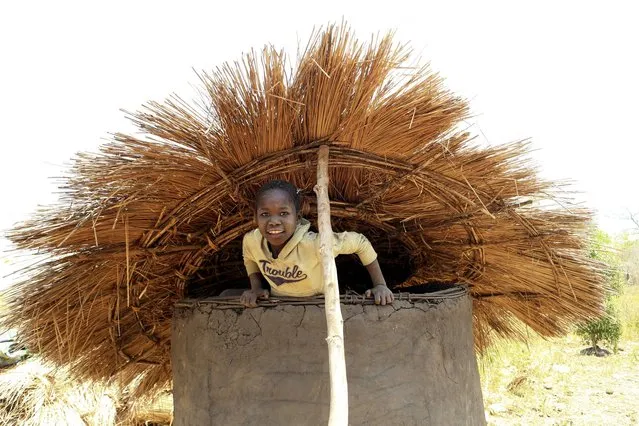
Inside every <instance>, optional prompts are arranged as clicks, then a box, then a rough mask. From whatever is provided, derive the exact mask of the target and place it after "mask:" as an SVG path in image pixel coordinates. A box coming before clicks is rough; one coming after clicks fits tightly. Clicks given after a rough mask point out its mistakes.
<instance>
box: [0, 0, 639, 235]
mask: <svg viewBox="0 0 639 426" xmlns="http://www.w3.org/2000/svg"><path fill="white" fill-rule="evenodd" d="M224 3H226V4H223V5H220V2H216V1H213V0H212V1H201V2H193V1H180V2H177V1H176V2H171V3H170V4H169V3H164V2H158V1H105V2H100V3H99V5H98V2H87V1H84V2H80V1H78V2H70V1H65V0H56V1H39V2H33V1H22V2H17V1H12V2H3V3H2V6H0V48H1V51H0V52H1V56H0V58H1V59H0V60H1V61H2V62H1V63H2V65H1V66H0V94H1V97H0V99H1V100H0V108H1V110H0V124H1V128H2V133H1V136H0V143H1V144H2V150H1V151H0V153H1V154H0V174H1V175H0V182H2V198H1V200H2V205H3V208H2V209H1V212H0V229H6V228H8V227H10V226H11V225H12V224H13V223H14V222H16V221H19V220H22V219H25V218H26V217H27V216H28V215H29V213H30V212H32V211H33V210H34V209H35V207H36V205H38V204H46V203H50V202H52V201H53V200H55V195H54V194H53V192H54V191H55V186H54V185H53V184H52V182H51V181H50V180H49V179H48V178H49V177H51V176H56V175H60V173H61V171H62V170H63V165H64V163H65V162H66V161H67V160H68V159H69V158H70V157H71V156H72V155H73V154H74V153H75V152H77V151H83V150H94V149H95V148H96V146H97V145H98V144H99V143H100V142H102V141H103V140H104V138H105V137H107V134H108V132H113V131H120V130H126V129H128V123H127V121H126V120H125V119H124V118H123V114H122V113H121V112H120V110H119V109H120V108H124V109H128V110H135V109H137V108H138V107H139V106H140V105H141V104H143V103H144V102H146V101H147V100H163V99H164V98H165V97H166V96H167V95H168V94H169V93H171V92H174V91H175V92H178V93H184V94H186V95H188V96H190V93H191V92H189V86H188V84H189V83H194V84H196V83H197V78H196V76H195V74H194V72H193V70H192V68H194V69H196V70H203V69H204V70H211V69H212V68H213V67H214V66H216V65H218V64H221V63H222V62H224V61H227V60H234V59H236V58H238V57H239V55H240V54H241V52H245V51H247V50H248V49H250V48H251V47H256V48H261V47H262V46H263V45H264V44H266V43H272V44H273V45H275V46H278V47H285V48H286V49H287V51H288V52H290V54H291V55H292V56H294V54H295V52H296V48H297V42H298V40H300V41H302V42H305V41H306V40H307V38H308V36H309V34H310V32H311V30H312V28H313V27H314V26H321V25H325V24H326V23H328V22H335V21H337V22H339V21H341V19H342V17H343V18H345V19H346V20H347V21H348V22H349V24H350V25H351V26H352V28H353V29H354V30H355V31H356V33H357V35H358V36H359V38H360V39H367V38H369V37H370V34H371V33H373V32H378V31H382V32H385V31H386V30H389V29H396V30H397V37H396V40H397V41H401V42H410V43H411V45H412V47H413V48H414V49H415V51H416V52H417V53H418V54H420V56H422V57H423V58H424V60H428V61H430V62H431V65H432V68H433V69H434V70H436V71H439V72H441V74H442V75H443V76H445V77H446V78H447V83H448V86H449V87H450V88H451V89H453V90H455V91H456V92H458V93H459V94H461V95H462V96H464V97H467V98H469V99H470V100H471V106H472V108H473V110H474V111H475V112H476V113H479V114H481V115H480V116H479V117H478V118H477V122H478V124H479V128H480V129H481V131H482V132H483V135H484V136H482V137H485V138H486V139H488V141H489V142H490V143H502V142H508V141H512V140H518V139H525V138H532V141H533V145H534V147H535V148H536V149H537V150H536V152H535V153H534V157H535V158H536V159H537V161H538V163H539V165H540V170H541V173H542V175H544V176H546V177H551V178H568V179H572V180H574V181H575V182H576V185H575V188H577V189H579V190H582V191H583V194H582V195H581V198H582V199H584V200H585V201H586V205H587V206H589V207H591V208H594V209H597V210H598V211H599V214H598V220H599V222H600V224H601V226H602V227H604V229H605V230H607V231H608V232H619V231H622V230H624V229H628V228H630V227H631V223H630V222H629V221H627V220H626V221H624V220H622V218H623V217H624V216H625V217H627V212H628V210H630V211H633V212H639V197H638V196H637V191H636V187H637V183H638V182H639V178H638V175H639V174H638V173H637V167H638V164H637V163H638V160H639V155H638V154H639V150H638V148H637V131H636V129H635V123H636V122H637V113H638V112H639V108H638V107H637V102H638V101H639V84H638V79H639V66H638V64H637V50H638V49H637V42H638V41H639V24H638V22H637V19H636V17H637V16H639V15H638V14H637V12H636V10H635V9H634V8H635V6H633V5H632V4H633V2H631V1H628V2H614V1H613V2H611V1H608V2H605V3H604V2H598V3H597V4H594V3H588V2H567V1H552V2H530V3H529V5H528V6H523V5H521V4H520V3H521V2H466V3H464V2H452V1H451V2H444V1H439V2H432V3H429V2H425V1H414V2H406V1H395V0H393V1H386V2H383V3H379V4H377V3H376V2H374V1H373V2H370V1H367V2H364V1H358V2H349V1H347V0H341V1H323V2H309V3H308V5H306V3H305V2H302V1H297V2H278V1H263V2H246V1H234V2H224ZM478 3H482V4H481V5H479V4H478ZM4 245H6V243H3V240H2V239H0V248H1V247H2V246H4Z"/></svg>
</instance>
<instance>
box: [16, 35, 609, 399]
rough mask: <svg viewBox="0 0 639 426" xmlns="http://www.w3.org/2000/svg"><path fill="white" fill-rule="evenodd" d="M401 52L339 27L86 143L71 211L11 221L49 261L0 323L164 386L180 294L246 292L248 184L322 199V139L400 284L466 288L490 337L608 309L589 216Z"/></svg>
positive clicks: (358, 215)
mask: <svg viewBox="0 0 639 426" xmlns="http://www.w3.org/2000/svg"><path fill="white" fill-rule="evenodd" d="M408 59H409V51H408V50H407V49H406V48H404V47H402V46H398V45H396V44H394V43H393V42H392V40H391V37H390V36H387V37H383V38H381V39H379V40H374V41H373V42H372V43H371V44H369V45H363V44H361V43H359V42H357V41H356V40H355V39H353V37H352V36H351V34H350V33H349V32H348V30H346V29H345V28H342V27H330V28H328V29H327V30H326V31H324V32H321V33H318V34H316V35H315V36H314V37H313V38H312V39H311V41H310V43H309V45H308V47H307V48H306V50H305V52H304V53H303V55H302V57H301V58H300V59H299V62H298V64H297V66H296V68H295V70H294V71H292V72H287V69H288V68H287V61H286V59H285V56H284V55H283V54H282V53H278V52H277V51H275V50H274V49H273V48H270V47H269V48H265V49H264V51H263V52H261V54H258V53H251V54H248V55H246V56H245V57H244V58H243V59H242V60H241V61H239V62H236V63H233V64H227V65H224V66H222V67H221V68H219V69H217V70H215V72H213V73H211V74H203V75H201V80H202V83H203V87H204V88H205V95H206V96H205V97H204V98H205V100H204V101H203V103H202V105H200V106H194V105H191V104H189V103H187V102H185V101H183V100H182V99H180V98H179V97H176V96H173V97H171V98H170V99H168V100H167V101H165V102H164V103H153V102H152V103H149V104H148V105H147V106H146V107H145V109H144V110H143V111H141V112H137V113H134V114H131V118H132V120H133V121H134V123H135V124H136V125H137V126H138V127H139V129H140V130H141V131H142V134H143V135H142V136H139V137H136V136H130V135H124V134H116V135H115V136H114V140H113V141H112V142H111V143H109V144H107V145H105V146H103V147H102V149H101V151H100V153H98V154H80V155H79V156H78V158H77V159H76V160H75V162H74V164H73V168H72V170H71V174H70V176H69V177H68V178H67V179H66V180H65V182H64V186H63V189H64V193H63V195H62V200H61V201H62V204H61V205H58V206H53V207H50V208H48V209H45V210H43V211H41V212H39V213H38V214H37V215H36V217H35V218H34V219H33V220H31V221H29V222H25V223H23V224H21V225H19V226H18V227H16V228H15V230H14V231H13V232H12V233H11V234H10V238H11V240H12V241H13V242H14V243H15V244H17V246H18V247H20V248H23V249H35V250H37V251H39V252H47V253H50V254H51V255H53V257H52V258H51V260H50V261H48V262H44V263H40V264H38V265H35V266H34V267H32V268H31V269H30V270H29V271H27V273H28V277H27V278H25V279H24V280H23V281H22V282H20V283H18V284H16V285H15V286H14V287H12V288H11V289H10V294H9V295H8V297H7V298H8V299H9V300H10V305H11V311H10V314H9V315H8V316H7V317H6V318H5V322H6V323H8V324H9V325H12V326H14V327H17V328H19V329H20V330H21V336H22V339H23V340H24V342H25V343H26V344H28V345H29V346H30V347H31V348H34V349H35V350H38V351H40V352H41V353H42V354H43V355H45V356H47V357H48V358H49V359H52V360H54V361H56V362H59V363H65V362H69V361H72V362H73V363H74V370H75V371H76V372H77V373H78V374H80V375H81V376H85V377H92V378H108V377H112V376H116V375H117V376H118V378H119V380H121V381H122V382H123V383H128V382H130V381H132V380H135V379H136V378H137V377H138V376H139V375H140V374H142V375H143V379H142V381H141V383H140V386H139V387H138V391H139V392H140V393H145V392H147V391H150V390H152V389H154V388H155V387H156V386H166V385H168V383H169V380H170V371H171V367H170V359H169V349H170V337H171V336H170V319H171V315H172V307H173V304H174V302H175V301H176V300H178V299H180V298H181V297H183V296H184V295H185V294H186V293H187V292H188V293H189V294H191V295H202V294H216V292H218V291H220V290H222V289H223V288H228V287H232V286H239V285H243V286H246V285H247V284H246V279H245V276H244V271H243V269H242V267H241V255H240V250H239V249H240V241H241V236H242V235H243V234H244V233H245V232H246V231H248V230H250V229H251V228H252V227H253V224H252V201H251V200H252V199H253V195H254V193H255V191H256V188H257V187H258V186H259V185H260V184H261V183H263V182H264V181H266V180H268V179H272V178H277V177H279V178H284V179H288V180H291V181H293V182H294V183H295V184H296V185H297V186H298V187H300V188H303V189H304V190H306V191H307V192H309V193H310V191H311V189H312V186H313V185H314V182H315V165H316V151H317V150H316V147H317V146H318V145H319V144H320V143H323V144H329V145H330V146H331V154H330V155H331V157H330V172H331V176H330V178H331V185H332V187H331V189H330V197H331V199H332V200H333V202H332V214H333V217H334V223H333V228H334V229H336V230H340V229H350V230H357V231H361V232H363V233H365V234H366V235H367V236H369V238H370V239H371V240H372V241H373V244H374V245H375V247H376V249H377V250H378V253H379V256H380V263H381V264H382V268H383V270H384V271H385V274H386V275H387V276H388V277H389V280H390V281H391V284H392V285H394V286H395V287H411V286H417V285H421V284H428V285H431V284H434V283H437V284H438V285H440V284H442V283H443V284H445V283H453V282H456V283H464V284H467V285H468V286H469V288H470V292H471V294H472V296H473V297H474V301H475V302H474V315H475V324H476V336H477V344H478V346H479V347H482V346H484V345H485V344H487V340H486V339H487V338H488V336H489V334H490V333H489V332H490V330H495V331H496V332H497V333H498V334H501V335H504V336H518V335H520V334H521V330H520V328H519V326H517V325H516V324H519V322H517V321H513V319H518V320H521V322H523V324H527V325H528V326H530V327H531V328H532V329H534V330H535V331H537V332H539V333H540V334H542V335H544V336H554V335H557V334H560V333H563V332H564V331H566V329H567V327H568V326H569V325H570V324H571V323H573V322H574V321H576V320H579V319H582V318H585V317H589V316H592V315H596V314H598V313H599V312H600V300H601V297H602V291H603V290H602V284H601V279H600V275H599V271H598V266H597V265H596V264H594V263H592V261H591V260H589V259H588V257H587V255H586V253H585V252H584V246H585V231H586V228H587V225H588V222H589V218H590V213H589V212H588V211H585V210H581V209H573V210H567V209H564V208H550V207H546V206H541V204H538V202H539V201H540V200H548V199H551V198H552V195H550V194H551V193H552V189H553V184H552V183H551V182H546V181H543V180H540V179H539V178H538V177H537V176H536V173H535V171H534V170H533V169H532V168H531V167H530V164H529V162H528V160H527V157H526V150H527V145H526V144H525V143H513V144H509V145H503V146H497V147H488V148H486V147H483V148H482V147H480V146H478V145H477V144H475V143H473V142H472V138H471V135H469V133H466V132H464V131H462V130H460V127H459V125H460V123H462V122H463V119H464V118H465V117H467V116H468V107H467V104H466V103H465V102H464V101H463V100H462V99H459V98H457V97H455V96H454V95H453V94H451V93H449V92H448V91H446V90H445V89H444V88H443V87H442V80H441V78H440V77H438V76H437V75H436V74H433V73H431V72H430V71H429V70H428V69H427V68H412V67H408V66H407V64H408V62H407V61H408ZM310 198H312V197H309V199H310ZM306 209H307V213H308V214H307V217H309V218H310V219H311V220H314V214H315V213H314V208H313V205H312V202H311V203H310V204H309V205H307V206H306ZM346 269H347V270H346V272H345V273H346V274H347V275H348V272H349V271H348V268H346ZM355 281H357V277H355V278H353V279H352V280H351V282H355Z"/></svg>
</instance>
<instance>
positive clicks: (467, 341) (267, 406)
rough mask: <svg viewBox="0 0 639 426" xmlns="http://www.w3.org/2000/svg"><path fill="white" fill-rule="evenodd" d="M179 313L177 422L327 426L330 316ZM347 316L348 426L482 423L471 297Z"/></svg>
mask: <svg viewBox="0 0 639 426" xmlns="http://www.w3.org/2000/svg"><path fill="white" fill-rule="evenodd" d="M180 309H183V310H184V312H180V313H179V315H177V314H176V316H175V318H176V320H175V322H174V325H173V370H174V398H175V423H174V424H176V425H180V424H222V423H229V424H254V423H255V424H257V423H259V424H261V425H264V424H299V425H303V424H321V423H326V419H327V417H328V408H329V407H328V403H329V375H328V354H327V349H326V342H325V338H326V319H325V315H324V310H323V308H321V307H318V306H314V305H307V306H291V305H283V306H278V307H275V308H255V309H246V310H233V309H227V310H216V309H213V308H212V307H211V306H205V305H203V306H201V307H195V306H193V307H191V308H180ZM342 316H343V318H344V337H345V351H346V368H347V372H348V380H349V406H350V407H349V409H350V424H369V425H375V424H384V425H388V424H405V425H412V424H414V425H418V424H419V425H421V424H425V423H431V424H459V423H458V422H459V419H460V418H461V419H464V420H468V423H467V424H483V406H482V398H481V388H480V384H479V375H478V372H477V365H476V361H475V356H474V351H473V339H472V324H471V311H470V301H469V300H468V299H466V298H461V299H458V300H452V301H446V302H443V303H441V304H439V305H435V306H431V305H428V304H413V303H410V302H406V301H400V302H396V303H395V304H394V305H393V306H371V305H364V306H363V305H342Z"/></svg>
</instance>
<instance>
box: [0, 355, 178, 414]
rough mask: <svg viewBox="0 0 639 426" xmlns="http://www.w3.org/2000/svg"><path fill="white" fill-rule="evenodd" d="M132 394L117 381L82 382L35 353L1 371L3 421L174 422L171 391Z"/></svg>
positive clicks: (0, 394) (0, 389) (0, 405)
mask: <svg viewBox="0 0 639 426" xmlns="http://www.w3.org/2000/svg"><path fill="white" fill-rule="evenodd" d="M132 385H133V386H134V385H135V383H133V384H132ZM129 394H130V389H126V388H123V387H120V386H118V384H117V383H107V382H105V381H92V380H88V381H87V380H83V381H80V380H78V379H77V378H74V377H73V376H72V375H71V374H70V371H69V369H68V368H67V367H62V368H60V367H58V366H54V365H51V363H48V362H46V361H43V360H42V359H40V358H38V357H31V358H28V359H26V360H23V361H21V362H19V363H17V365H15V366H12V367H10V368H3V369H0V424H1V425H18V424H19V425H22V426H29V425H33V426H43V425H45V426H50V425H69V426H71V425H78V426H80V425H81V426H85V425H95V426H115V425H119V426H137V425H146V424H150V423H151V424H158V425H159V424H166V425H168V424H170V423H171V422H172V420H173V415H172V413H173V399H172V395H171V394H170V393H166V392H165V393H160V394H158V395H156V396H155V398H152V399H147V398H144V399H137V398H135V399H131V398H129V397H128V395H129Z"/></svg>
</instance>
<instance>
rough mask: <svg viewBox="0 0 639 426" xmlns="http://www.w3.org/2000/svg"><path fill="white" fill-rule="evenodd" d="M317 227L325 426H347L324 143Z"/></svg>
mask: <svg viewBox="0 0 639 426" xmlns="http://www.w3.org/2000/svg"><path fill="white" fill-rule="evenodd" d="M314 191H315V194H316V195H317V227H318V228H319V238H320V247H319V251H320V260H321V262H322V278H323V280H324V310H325V312H326V329H327V331H328V337H326V342H327V343H328V366H329V373H330V380H331V406H330V414H329V417H328V424H329V426H337V425H344V426H346V425H348V383H347V381H346V358H345V356H344V322H343V321H342V311H341V308H340V300H339V287H338V285H337V268H336V267H335V258H334V257H333V229H332V227H331V204H330V201H329V199H328V146H326V145H322V146H320V148H319V154H318V157H317V185H315V188H314Z"/></svg>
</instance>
